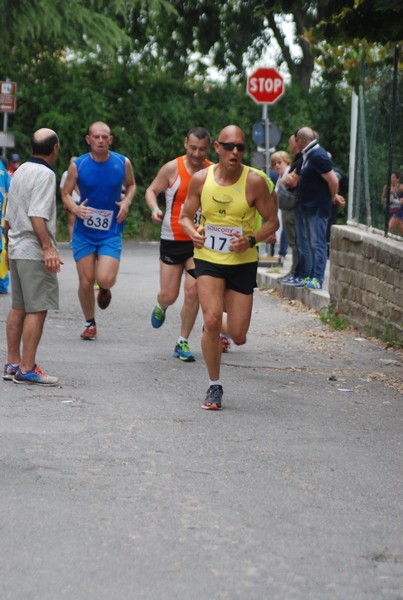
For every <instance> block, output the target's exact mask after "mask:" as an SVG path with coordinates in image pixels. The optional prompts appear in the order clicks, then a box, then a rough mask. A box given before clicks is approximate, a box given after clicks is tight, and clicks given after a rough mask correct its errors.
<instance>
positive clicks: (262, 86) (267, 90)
mask: <svg viewBox="0 0 403 600" xmlns="http://www.w3.org/2000/svg"><path fill="white" fill-rule="evenodd" d="M246 91H247V92H248V94H249V96H251V97H252V98H253V99H254V101H255V102H257V103H258V104H274V102H277V100H278V99H279V98H281V96H283V94H284V79H283V77H282V75H280V73H279V72H278V71H276V69H273V68H266V67H259V68H258V69H256V71H254V72H253V73H252V74H251V75H249V77H248V83H247V86H246Z"/></svg>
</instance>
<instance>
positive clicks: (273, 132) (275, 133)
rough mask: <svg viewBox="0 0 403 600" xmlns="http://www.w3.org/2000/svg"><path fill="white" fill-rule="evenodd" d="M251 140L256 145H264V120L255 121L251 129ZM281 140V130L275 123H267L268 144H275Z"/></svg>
mask: <svg viewBox="0 0 403 600" xmlns="http://www.w3.org/2000/svg"><path fill="white" fill-rule="evenodd" d="M252 140H253V141H254V142H255V144H256V146H266V124H265V122H264V121H260V122H259V123H255V124H254V126H253V130H252ZM280 140H281V131H280V129H279V127H278V125H277V124H276V123H269V145H270V146H277V144H278V143H279V141H280Z"/></svg>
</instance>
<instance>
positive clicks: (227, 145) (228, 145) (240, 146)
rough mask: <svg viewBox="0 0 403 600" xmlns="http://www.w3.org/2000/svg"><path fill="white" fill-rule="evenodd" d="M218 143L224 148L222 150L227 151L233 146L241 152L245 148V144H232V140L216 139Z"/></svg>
mask: <svg viewBox="0 0 403 600" xmlns="http://www.w3.org/2000/svg"><path fill="white" fill-rule="evenodd" d="M218 143H219V144H221V146H222V147H223V148H224V150H227V152H231V150H233V149H234V148H236V149H237V150H238V152H243V151H244V150H245V144H234V142H220V140H218Z"/></svg>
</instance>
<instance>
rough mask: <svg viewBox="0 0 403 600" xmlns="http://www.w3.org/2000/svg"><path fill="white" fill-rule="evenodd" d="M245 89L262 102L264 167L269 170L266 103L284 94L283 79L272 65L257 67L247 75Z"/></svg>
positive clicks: (258, 102) (272, 102)
mask: <svg viewBox="0 0 403 600" xmlns="http://www.w3.org/2000/svg"><path fill="white" fill-rule="evenodd" d="M246 91H247V93H248V94H249V96H250V97H251V98H252V99H253V100H254V101H255V102H256V104H262V105H263V106H262V121H263V122H264V128H265V144H264V145H265V159H266V160H265V167H266V174H267V175H268V174H269V171H270V121H269V119H268V116H267V105H268V104H274V103H275V102H277V100H279V99H280V98H281V97H282V96H283V95H284V91H285V90H284V79H283V77H282V75H280V73H279V72H278V71H277V70H276V69H274V68H272V67H259V68H257V69H256V70H255V71H253V73H251V74H250V75H249V76H248V80H247V84H246Z"/></svg>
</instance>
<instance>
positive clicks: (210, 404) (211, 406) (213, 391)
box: [201, 385, 224, 410]
mask: <svg viewBox="0 0 403 600" xmlns="http://www.w3.org/2000/svg"><path fill="white" fill-rule="evenodd" d="M223 393H224V390H223V389H222V386H221V385H210V387H209V389H208V390H207V394H206V397H205V399H204V402H203V404H202V405H201V407H202V408H204V409H205V410H221V408H222V406H221V399H222V396H223Z"/></svg>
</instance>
